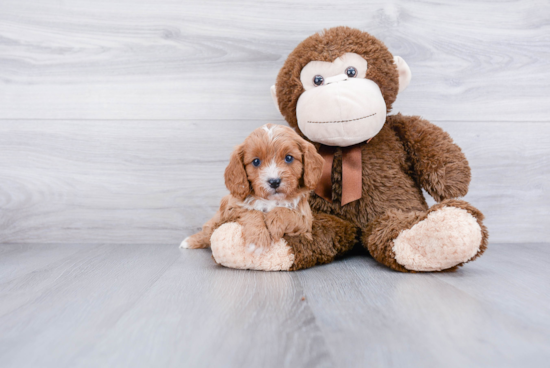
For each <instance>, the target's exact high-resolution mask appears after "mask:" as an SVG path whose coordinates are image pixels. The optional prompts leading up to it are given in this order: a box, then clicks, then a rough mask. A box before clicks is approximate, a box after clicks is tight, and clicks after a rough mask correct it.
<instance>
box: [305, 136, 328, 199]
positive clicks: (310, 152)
mask: <svg viewBox="0 0 550 368" xmlns="http://www.w3.org/2000/svg"><path fill="white" fill-rule="evenodd" d="M301 146H302V151H303V154H304V159H303V164H304V184H305V186H306V188H308V189H309V190H313V189H315V187H317V183H318V182H319V179H321V174H322V172H323V164H324V163H325V160H323V157H321V155H320V154H318V153H317V150H316V149H315V146H314V145H313V144H311V143H309V142H307V141H305V140H303V141H302V144H301Z"/></svg>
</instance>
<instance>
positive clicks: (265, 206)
mask: <svg viewBox="0 0 550 368" xmlns="http://www.w3.org/2000/svg"><path fill="white" fill-rule="evenodd" d="M302 197H303V195H300V196H298V197H296V198H294V199H292V200H290V201H286V200H280V199H263V198H256V197H254V196H248V197H246V199H245V200H244V201H243V203H241V207H244V208H246V209H247V210H256V211H260V212H266V213H267V212H269V211H271V210H272V209H274V208H277V207H284V208H288V209H291V210H295V209H297V208H298V203H300V200H301V199H302Z"/></svg>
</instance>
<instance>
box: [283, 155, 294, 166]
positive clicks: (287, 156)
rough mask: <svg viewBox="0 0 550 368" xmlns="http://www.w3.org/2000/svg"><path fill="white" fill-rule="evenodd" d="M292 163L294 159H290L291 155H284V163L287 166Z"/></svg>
mask: <svg viewBox="0 0 550 368" xmlns="http://www.w3.org/2000/svg"><path fill="white" fill-rule="evenodd" d="M292 161H294V157H292V156H291V155H286V157H285V162H286V163H287V164H289V163H291V162H292Z"/></svg>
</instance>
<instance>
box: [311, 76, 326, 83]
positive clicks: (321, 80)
mask: <svg viewBox="0 0 550 368" xmlns="http://www.w3.org/2000/svg"><path fill="white" fill-rule="evenodd" d="M323 83H325V78H323V76H322V75H316V76H315V77H313V84H315V86H320V85H322V84H323Z"/></svg>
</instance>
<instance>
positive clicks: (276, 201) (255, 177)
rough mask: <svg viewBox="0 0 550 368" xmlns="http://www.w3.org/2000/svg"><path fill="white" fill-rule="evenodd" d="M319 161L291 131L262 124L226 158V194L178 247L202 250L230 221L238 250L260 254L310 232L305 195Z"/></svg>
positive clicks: (319, 168)
mask: <svg viewBox="0 0 550 368" xmlns="http://www.w3.org/2000/svg"><path fill="white" fill-rule="evenodd" d="M322 168H323V158H322V157H321V155H319V154H318V153H317V151H316V150H315V147H314V146H313V144H311V143H309V142H307V141H305V140H304V139H302V138H301V137H300V136H299V135H298V134H297V133H296V132H294V130H292V129H291V128H289V127H286V126H282V125H274V124H266V125H264V126H263V127H260V128H258V129H256V130H254V131H253V132H252V133H251V134H250V135H249V136H248V137H247V138H246V139H245V141H244V143H242V144H241V145H239V146H237V147H236V148H235V150H234V152H233V153H232V155H231V159H230V161H229V165H228V166H227V168H226V169H225V185H226V187H227V189H229V191H230V193H231V194H229V195H227V196H225V197H224V198H223V199H222V200H221V204H220V209H219V210H218V212H216V214H215V215H214V217H213V218H212V219H210V220H209V221H208V222H207V223H206V224H205V225H204V226H203V228H202V231H200V232H199V233H197V234H195V235H192V236H190V237H188V238H186V239H185V240H184V241H183V242H182V243H181V245H180V247H181V248H206V247H209V246H210V238H211V237H212V234H213V233H214V231H215V230H216V229H218V228H219V227H220V226H222V225H223V224H227V223H236V224H239V225H240V227H241V228H242V240H243V241H244V246H246V249H247V250H248V251H250V252H252V251H255V252H256V253H261V252H262V250H264V249H266V248H268V247H269V246H270V245H271V244H272V243H273V242H277V241H278V240H279V239H281V238H282V237H283V235H285V234H289V235H297V234H306V235H307V234H310V235H311V226H312V221H313V219H312V215H311V210H310V208H309V204H308V198H309V193H310V191H311V190H313V189H315V186H316V185H317V182H318V181H319V178H320V177H321V171H322Z"/></svg>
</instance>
